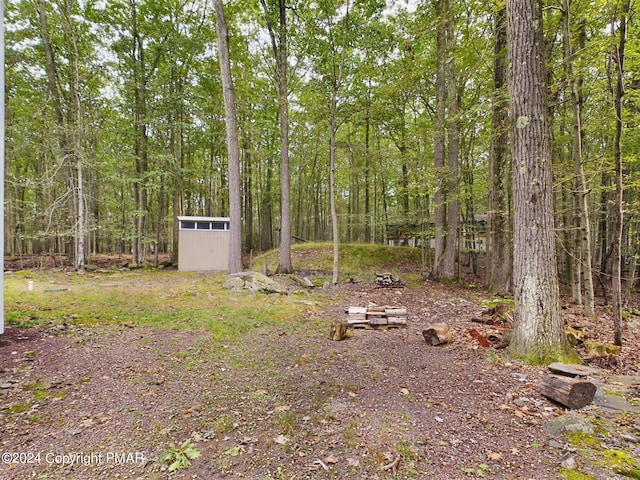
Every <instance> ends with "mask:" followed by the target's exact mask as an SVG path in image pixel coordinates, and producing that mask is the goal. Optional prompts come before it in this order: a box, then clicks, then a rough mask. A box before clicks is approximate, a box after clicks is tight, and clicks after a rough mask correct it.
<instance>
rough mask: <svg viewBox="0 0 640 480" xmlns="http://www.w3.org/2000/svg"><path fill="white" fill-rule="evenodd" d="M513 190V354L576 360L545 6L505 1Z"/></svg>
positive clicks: (543, 359)
mask: <svg viewBox="0 0 640 480" xmlns="http://www.w3.org/2000/svg"><path fill="white" fill-rule="evenodd" d="M507 32H508V33H507V38H508V39H509V65H510V66H511V70H510V74H509V90H510V98H511V100H510V113H511V122H512V124H511V127H512V128H511V133H512V159H513V192H514V218H515V221H514V265H513V279H514V300H515V315H514V317H515V318H514V328H513V337H512V339H511V343H510V346H509V348H510V351H511V354H512V355H514V356H515V357H518V358H524V359H526V360H528V361H530V362H534V363H543V362H547V361H549V360H553V359H562V358H566V357H568V356H569V355H570V352H571V350H570V347H569V344H568V342H567V339H566V337H565V335H564V328H563V326H564V325H563V321H562V318H561V316H560V311H559V287H558V271H557V263H556V250H555V236H554V235H555V233H554V218H553V183H552V168H551V167H552V165H551V142H550V138H551V132H550V128H549V110H548V108H547V87H546V78H547V77H546V71H545V62H544V44H545V42H544V36H543V29H542V7H541V4H540V2H539V1H538V0H508V1H507Z"/></svg>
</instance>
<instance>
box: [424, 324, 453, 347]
mask: <svg viewBox="0 0 640 480" xmlns="http://www.w3.org/2000/svg"><path fill="white" fill-rule="evenodd" d="M422 336H423V337H424V339H425V341H426V342H427V345H432V346H437V345H444V344H445V343H450V342H451V341H453V336H452V335H451V332H450V331H449V326H448V325H446V324H444V323H436V324H433V325H429V326H428V327H427V328H426V330H423V331H422Z"/></svg>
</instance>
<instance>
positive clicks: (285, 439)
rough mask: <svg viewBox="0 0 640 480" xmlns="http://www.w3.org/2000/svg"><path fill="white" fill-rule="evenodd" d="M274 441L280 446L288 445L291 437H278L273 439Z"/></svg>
mask: <svg viewBox="0 0 640 480" xmlns="http://www.w3.org/2000/svg"><path fill="white" fill-rule="evenodd" d="M273 441H274V442H276V443H277V444H278V445H288V444H289V437H287V436H286V435H278V436H277V437H276V438H274V439H273Z"/></svg>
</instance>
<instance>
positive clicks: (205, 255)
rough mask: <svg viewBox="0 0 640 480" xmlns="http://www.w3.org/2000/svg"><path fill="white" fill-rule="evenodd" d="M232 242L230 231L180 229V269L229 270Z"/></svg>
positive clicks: (186, 270) (187, 270) (185, 270)
mask: <svg viewBox="0 0 640 480" xmlns="http://www.w3.org/2000/svg"><path fill="white" fill-rule="evenodd" d="M230 243H231V236H230V234H229V231H211V230H205V231H198V230H180V241H179V246H178V270H180V271H184V272H189V271H209V270H227V269H228V268H229V248H230Z"/></svg>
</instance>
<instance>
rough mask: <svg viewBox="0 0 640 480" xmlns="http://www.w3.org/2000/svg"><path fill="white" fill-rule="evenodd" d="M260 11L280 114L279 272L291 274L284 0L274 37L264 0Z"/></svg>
mask: <svg viewBox="0 0 640 480" xmlns="http://www.w3.org/2000/svg"><path fill="white" fill-rule="evenodd" d="M260 3H261V4H262V8H263V10H264V15H265V19H266V22H267V28H268V30H269V36H270V38H271V47H272V50H273V57H274V59H275V62H276V90H277V92H278V113H279V117H280V257H279V261H278V272H279V273H291V188H290V178H289V98H288V97H289V92H288V78H287V74H288V72H287V10H286V0H278V36H277V39H276V33H275V31H274V28H273V24H272V22H271V16H270V15H269V9H268V8H267V4H266V0H260Z"/></svg>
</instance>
